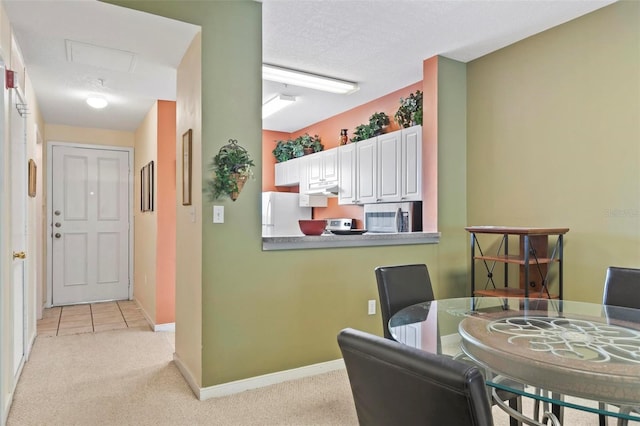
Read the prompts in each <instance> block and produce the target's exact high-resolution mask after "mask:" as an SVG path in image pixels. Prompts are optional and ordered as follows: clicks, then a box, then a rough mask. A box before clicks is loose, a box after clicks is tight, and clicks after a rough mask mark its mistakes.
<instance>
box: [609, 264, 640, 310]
mask: <svg viewBox="0 0 640 426" xmlns="http://www.w3.org/2000/svg"><path fill="white" fill-rule="evenodd" d="M602 304H604V305H611V306H622V307H625V308H640V269H634V268H620V267H616V266H610V267H609V268H607V276H606V278H605V280H604V294H603V297H602Z"/></svg>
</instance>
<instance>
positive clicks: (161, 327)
mask: <svg viewBox="0 0 640 426" xmlns="http://www.w3.org/2000/svg"><path fill="white" fill-rule="evenodd" d="M153 331H172V332H174V333H175V332H176V323H175V322H168V323H166V324H156V325H154V326H153Z"/></svg>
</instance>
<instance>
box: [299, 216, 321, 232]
mask: <svg viewBox="0 0 640 426" xmlns="http://www.w3.org/2000/svg"><path fill="white" fill-rule="evenodd" d="M298 225H300V230H301V231H302V233H303V234H304V235H322V233H323V232H324V229H325V228H326V227H327V221H326V220H325V219H317V220H299V221H298Z"/></svg>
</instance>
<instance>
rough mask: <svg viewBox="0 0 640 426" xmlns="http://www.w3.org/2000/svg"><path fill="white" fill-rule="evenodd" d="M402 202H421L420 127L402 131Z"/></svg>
mask: <svg viewBox="0 0 640 426" xmlns="http://www.w3.org/2000/svg"><path fill="white" fill-rule="evenodd" d="M401 148H402V168H401V173H400V176H401V191H402V192H401V199H402V201H422V126H413V127H409V128H407V129H402V147H401Z"/></svg>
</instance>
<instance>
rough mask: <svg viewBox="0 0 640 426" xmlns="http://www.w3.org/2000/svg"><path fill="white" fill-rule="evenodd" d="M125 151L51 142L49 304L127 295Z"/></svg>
mask: <svg viewBox="0 0 640 426" xmlns="http://www.w3.org/2000/svg"><path fill="white" fill-rule="evenodd" d="M129 155H130V153H129V152H128V151H122V150H109V149H94V148H79V147H69V146H59V145H54V146H53V147H52V164H51V167H52V169H51V170H52V171H51V178H52V186H51V190H52V197H51V209H52V210H51V216H50V217H51V218H52V221H51V228H50V229H51V238H52V240H51V254H50V255H51V256H52V261H51V270H52V271H51V272H52V274H51V276H52V299H51V300H52V305H54V306H57V305H67V304H74V303H87V302H97V301H104V300H122V299H128V298H129V285H130V268H129V260H130V257H129V250H130V243H129V238H130V233H129V217H130V211H131V206H130V203H129V200H130V196H129V190H130V173H129Z"/></svg>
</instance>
